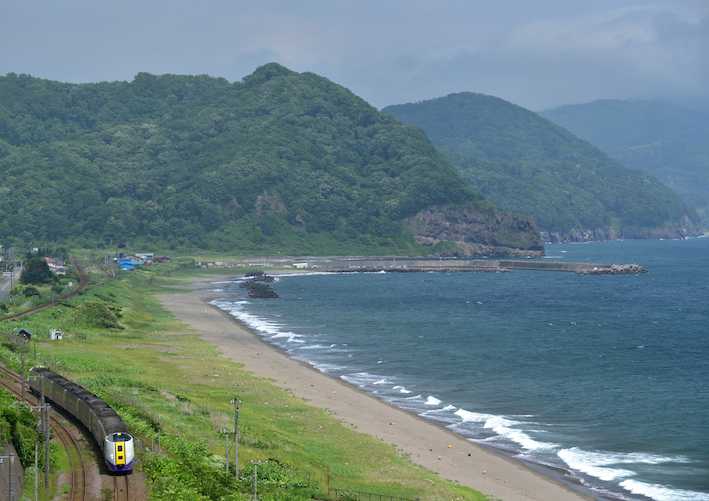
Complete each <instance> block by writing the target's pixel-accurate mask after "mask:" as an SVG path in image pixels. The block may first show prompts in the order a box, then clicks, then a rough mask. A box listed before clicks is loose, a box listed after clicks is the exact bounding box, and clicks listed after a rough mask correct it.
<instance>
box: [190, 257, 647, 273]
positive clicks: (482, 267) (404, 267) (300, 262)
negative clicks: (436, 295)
mask: <svg viewBox="0 0 709 501" xmlns="http://www.w3.org/2000/svg"><path fill="white" fill-rule="evenodd" d="M198 264H199V265H200V266H202V267H205V268H237V267H239V268H241V267H247V268H258V269H281V270H283V269H285V270H288V269H292V270H299V271H311V272H324V273H328V272H329V273H338V272H339V273H342V272H382V271H385V272H394V273H417V272H419V273H420V272H441V273H445V272H509V271H514V270H533V271H560V272H567V273H577V274H580V275H634V274H639V273H645V272H646V271H647V270H646V269H645V268H644V267H642V266H640V265H639V264H599V263H584V262H566V261H554V260H543V261H542V260H537V259H511V260H510V259H505V260H500V259H437V258H426V257H422V258H409V257H354V256H353V257H252V258H243V259H238V260H234V261H200V262H199V263H198Z"/></svg>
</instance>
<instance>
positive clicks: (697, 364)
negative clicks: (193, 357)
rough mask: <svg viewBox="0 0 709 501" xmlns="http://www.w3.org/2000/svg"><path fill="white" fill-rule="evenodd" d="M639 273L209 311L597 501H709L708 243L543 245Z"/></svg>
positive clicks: (292, 280)
mask: <svg viewBox="0 0 709 501" xmlns="http://www.w3.org/2000/svg"><path fill="white" fill-rule="evenodd" d="M547 255H548V258H554V259H561V260H565V261H596V262H606V263H607V262H611V263H614V262H615V263H628V262H637V263H640V264H643V265H644V266H646V267H647V268H648V269H649V273H647V274H642V275H633V276H579V275H575V274H567V273H555V272H532V271H530V272H527V271H515V272H511V273H405V274H398V273H367V274H338V275H323V274H312V275H304V276H282V277H280V278H279V279H278V281H277V282H276V283H275V284H274V288H275V289H276V290H277V291H278V293H279V295H280V296H281V298H280V299H277V300H257V299H254V300H247V299H245V297H244V291H243V289H240V288H239V287H238V283H237V282H236V281H234V282H228V283H222V284H219V285H215V287H218V289H217V290H218V291H219V296H220V297H219V299H218V300H216V301H215V302H214V304H215V305H217V306H218V307H220V308H222V309H224V310H226V311H229V312H230V313H231V314H232V315H234V316H235V317H236V318H238V319H240V320H241V321H243V322H245V323H246V324H248V325H250V326H251V327H252V328H254V329H255V330H256V331H258V332H259V333H260V335H261V336H263V338H264V339H265V340H266V341H268V342H270V343H273V344H275V345H277V346H278V347H280V348H282V349H284V350H285V351H287V352H288V353H289V354H290V355H291V356H292V357H295V358H298V359H301V360H304V361H307V362H308V363H310V364H312V365H313V366H314V367H315V368H317V369H319V370H321V371H323V372H325V373H327V374H329V375H331V376H332V377H336V378H341V379H343V380H344V381H347V382H349V383H351V384H352V385H355V386H357V387H359V388H361V389H362V390H364V391H367V392H369V393H372V394H374V395H376V396H377V397H379V398H382V399H384V400H387V401H389V402H391V403H393V404H395V405H398V406H400V407H402V408H404V409H407V410H409V411H411V412H415V413H417V414H419V415H421V416H423V417H426V418H428V419H431V420H433V421H436V422H438V423H440V424H441V425H443V426H447V427H449V428H450V429H452V430H454V431H456V432H458V433H460V434H461V435H463V436H465V437H468V438H469V439H471V440H474V441H476V442H480V443H483V444H485V445H489V446H492V447H497V448H500V449H503V450H504V451H506V452H507V453H509V454H512V455H515V456H518V457H520V458H522V459H524V460H526V461H531V462H535V463H540V464H544V465H550V466H554V467H561V468H564V469H566V470H569V471H571V473H572V474H573V476H575V477H576V478H577V479H578V480H579V481H581V482H583V483H584V484H585V485H586V486H588V487H590V488H592V489H593V490H594V492H595V493H596V494H597V495H598V496H599V497H612V498H616V499H617V498H620V499H653V500H658V501H665V500H668V501H669V500H672V501H687V500H709V239H708V238H700V239H691V240H684V241H678V240H664V241H658V240H655V241H653V240H648V241H614V242H603V243H588V244H565V245H549V246H547Z"/></svg>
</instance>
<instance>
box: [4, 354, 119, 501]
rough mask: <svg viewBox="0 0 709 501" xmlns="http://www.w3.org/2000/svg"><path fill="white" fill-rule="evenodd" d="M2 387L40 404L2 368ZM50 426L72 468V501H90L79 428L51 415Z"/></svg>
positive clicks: (18, 378)
mask: <svg viewBox="0 0 709 501" xmlns="http://www.w3.org/2000/svg"><path fill="white" fill-rule="evenodd" d="M0 375H1V376H2V379H0V386H2V387H4V388H5V389H7V390H8V391H10V392H11V393H12V394H14V395H15V396H17V397H18V398H19V399H20V400H23V401H25V402H28V403H29V404H30V405H37V404H38V403H39V402H38V401H37V399H36V398H35V397H34V396H33V395H32V394H31V393H29V392H24V391H23V388H22V379H21V378H20V377H19V376H18V375H17V374H15V373H14V372H12V371H10V370H8V369H6V368H5V367H2V366H0ZM49 426H50V427H51V429H52V431H53V432H54V435H55V436H56V437H57V439H58V440H59V441H60V442H61V443H62V446H63V447H64V449H65V450H66V453H67V457H68V460H69V467H70V470H71V471H70V475H71V481H70V490H69V499H70V501H88V500H89V497H88V493H87V482H86V478H87V469H88V467H87V464H86V457H85V452H84V451H83V450H82V449H83V448H82V447H81V444H80V443H79V439H78V438H77V436H80V435H81V431H80V429H79V428H78V427H76V426H74V425H71V424H69V423H68V422H65V420H64V418H62V417H58V416H55V415H52V414H50V415H49ZM119 499H120V500H123V499H125V500H127V499H128V497H127V496H126V497H123V498H119V497H117V498H116V500H119Z"/></svg>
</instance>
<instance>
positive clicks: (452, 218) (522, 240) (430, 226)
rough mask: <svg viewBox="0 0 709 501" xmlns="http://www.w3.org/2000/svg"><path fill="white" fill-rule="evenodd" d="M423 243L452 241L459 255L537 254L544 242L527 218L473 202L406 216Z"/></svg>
mask: <svg viewBox="0 0 709 501" xmlns="http://www.w3.org/2000/svg"><path fill="white" fill-rule="evenodd" d="M406 225H407V227H408V228H409V230H410V231H411V232H412V233H413V234H414V238H415V239H416V242H418V243H419V244H422V245H430V246H435V245H437V244H445V243H453V244H455V248H456V249H457V250H456V251H454V252H446V253H447V254H456V255H459V256H493V255H494V256H540V255H543V254H544V242H543V240H542V238H541V236H540V234H539V231H538V230H537V228H536V226H535V225H534V223H533V222H532V221H531V220H530V219H526V218H521V217H518V216H513V215H511V214H507V213H501V212H499V211H496V210H493V209H491V208H488V207H485V206H478V205H474V204H469V205H463V206H459V205H451V206H445V207H434V208H430V209H426V210H423V211H421V212H419V213H418V214H416V215H415V216H413V217H411V218H409V219H407V221H406Z"/></svg>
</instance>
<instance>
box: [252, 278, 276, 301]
mask: <svg viewBox="0 0 709 501" xmlns="http://www.w3.org/2000/svg"><path fill="white" fill-rule="evenodd" d="M246 291H247V295H248V296H249V297H250V298H252V299H277V298H278V294H277V293H276V291H274V290H273V287H271V286H270V285H269V284H265V283H263V282H251V281H250V282H248V285H247V286H246Z"/></svg>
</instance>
